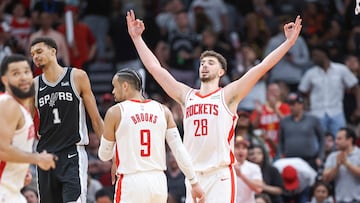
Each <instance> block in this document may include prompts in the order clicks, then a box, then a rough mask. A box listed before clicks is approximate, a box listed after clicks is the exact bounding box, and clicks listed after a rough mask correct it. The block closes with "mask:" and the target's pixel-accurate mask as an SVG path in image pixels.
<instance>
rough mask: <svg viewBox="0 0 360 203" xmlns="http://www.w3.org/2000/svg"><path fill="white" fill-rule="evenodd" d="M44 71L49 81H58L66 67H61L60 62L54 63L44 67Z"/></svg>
mask: <svg viewBox="0 0 360 203" xmlns="http://www.w3.org/2000/svg"><path fill="white" fill-rule="evenodd" d="M42 71H43V73H44V76H45V78H46V80H47V81H49V82H56V81H57V80H58V79H59V77H60V76H61V75H62V74H63V72H64V68H63V67H61V66H60V65H59V64H57V63H54V64H48V65H47V66H46V67H44V68H43V70H42Z"/></svg>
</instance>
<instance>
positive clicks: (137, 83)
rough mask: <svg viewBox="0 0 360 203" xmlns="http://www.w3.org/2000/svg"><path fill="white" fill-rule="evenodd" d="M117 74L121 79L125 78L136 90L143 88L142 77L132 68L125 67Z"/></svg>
mask: <svg viewBox="0 0 360 203" xmlns="http://www.w3.org/2000/svg"><path fill="white" fill-rule="evenodd" d="M116 76H118V77H119V80H125V81H127V82H129V83H130V84H131V85H132V86H133V87H134V88H135V89H136V90H138V91H141V90H142V79H141V76H140V74H139V73H138V72H137V71H135V70H133V69H130V68H125V69H122V70H120V71H118V72H117V73H116Z"/></svg>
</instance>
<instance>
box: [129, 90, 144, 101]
mask: <svg viewBox="0 0 360 203" xmlns="http://www.w3.org/2000/svg"><path fill="white" fill-rule="evenodd" d="M128 100H136V101H141V102H142V101H144V100H145V98H144V97H143V96H142V94H141V93H140V92H134V93H133V94H132V95H130V96H129V99H128Z"/></svg>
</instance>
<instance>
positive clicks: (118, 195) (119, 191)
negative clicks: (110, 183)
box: [115, 174, 124, 203]
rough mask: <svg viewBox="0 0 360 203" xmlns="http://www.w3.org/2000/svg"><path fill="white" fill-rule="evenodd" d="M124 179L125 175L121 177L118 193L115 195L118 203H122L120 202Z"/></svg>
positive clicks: (117, 188) (117, 187)
mask: <svg viewBox="0 0 360 203" xmlns="http://www.w3.org/2000/svg"><path fill="white" fill-rule="evenodd" d="M123 178H124V175H123V174H121V175H120V177H119V180H118V182H117V186H116V193H115V202H116V203H120V201H121V188H122V182H123Z"/></svg>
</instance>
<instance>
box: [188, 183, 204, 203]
mask: <svg viewBox="0 0 360 203" xmlns="http://www.w3.org/2000/svg"><path fill="white" fill-rule="evenodd" d="M191 187H192V190H191V196H192V198H193V200H194V203H204V202H205V193H204V191H203V190H202V189H201V187H200V185H199V183H195V184H192V185H191Z"/></svg>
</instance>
